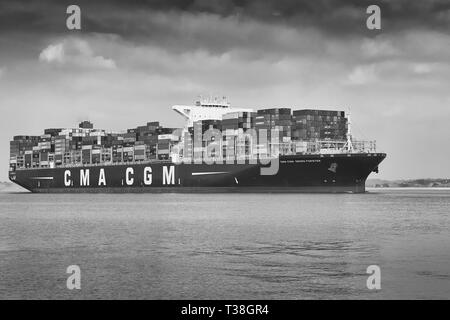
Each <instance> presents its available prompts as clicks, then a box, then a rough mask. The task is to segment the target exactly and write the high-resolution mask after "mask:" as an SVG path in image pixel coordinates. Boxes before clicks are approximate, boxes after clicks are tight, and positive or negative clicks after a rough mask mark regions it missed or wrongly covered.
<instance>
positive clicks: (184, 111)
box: [172, 97, 253, 127]
mask: <svg viewBox="0 0 450 320" xmlns="http://www.w3.org/2000/svg"><path fill="white" fill-rule="evenodd" d="M172 109H173V110H175V111H176V112H178V113H179V114H181V115H182V116H183V117H184V118H185V119H186V122H187V123H186V125H187V126H188V127H191V126H192V125H193V122H194V121H197V120H222V116H223V115H224V114H226V113H230V112H253V109H251V108H232V107H231V106H230V103H229V102H228V101H227V99H226V98H225V97H223V98H217V97H208V98H202V97H199V99H198V100H197V101H196V102H195V105H191V106H189V105H175V106H173V107H172Z"/></svg>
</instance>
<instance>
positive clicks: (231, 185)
mask: <svg viewBox="0 0 450 320" xmlns="http://www.w3.org/2000/svg"><path fill="white" fill-rule="evenodd" d="M385 157H386V155H385V154H383V153H363V154H326V155H293V156H282V157H280V158H279V159H273V162H272V163H271V164H261V163H259V162H257V161H255V162H256V163H248V162H246V163H233V164H225V163H224V164H217V163H216V164H206V163H201V164H195V163H181V164H175V163H172V162H170V161H160V162H148V163H130V164H127V163H123V164H122V163H121V164H118V165H85V166H74V167H58V168H35V169H33V168H29V169H20V170H16V171H14V172H10V180H11V181H13V182H15V183H17V184H18V185H20V186H22V187H24V188H25V189H27V190H29V191H31V192H34V193H114V192H115V193H140V192H153V193H167V192H183V193H214V192H242V193H244V192H267V193H270V192H273V193H276V192H278V193H296V192H322V193H328V192H332V193H340V192H352V193H363V192H365V181H366V179H367V177H368V176H369V174H370V173H371V172H373V171H377V169H378V165H379V164H380V162H381V161H383V159H384V158H385ZM264 170H265V171H266V172H265V173H264V172H263V171H264Z"/></svg>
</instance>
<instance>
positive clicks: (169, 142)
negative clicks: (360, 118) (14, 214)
mask: <svg viewBox="0 0 450 320" xmlns="http://www.w3.org/2000/svg"><path fill="white" fill-rule="evenodd" d="M173 109H174V110H175V111H177V112H178V113H180V114H182V115H183V116H184V117H185V118H186V126H185V127H184V128H182V129H174V128H164V127H162V126H160V124H159V122H148V123H147V125H145V126H140V127H137V128H133V129H128V130H127V131H126V132H119V133H109V132H106V131H104V130H98V129H94V128H93V126H92V124H91V123H89V122H82V123H80V126H79V128H77V129H46V130H45V131H44V135H41V136H15V137H14V140H13V141H11V155H10V156H11V157H10V179H11V180H12V181H14V182H16V183H17V184H19V185H21V186H23V187H25V188H26V189H28V190H31V191H33V192H173V191H176V192H191V191H192V192H215V191H219V192H221V191H240V192H242V191H249V192H257V191H262V192H266V191H273V192H277V191H279V192H302V191H305V192H315V191H317V192H341V191H342V192H347V191H350V192H364V185H365V180H366V179H367V176H368V175H369V174H370V173H371V172H372V171H377V170H378V164H379V163H380V162H381V161H382V160H383V159H384V157H385V154H382V153H377V152H376V150H375V142H372V141H356V140H355V139H353V137H352V135H351V131H350V122H349V119H348V117H346V116H345V113H344V112H342V111H330V110H311V109H306V110H295V111H294V112H291V109H288V108H275V109H263V110H258V111H257V112H253V111H251V110H249V109H243V108H231V107H230V106H229V104H228V103H226V102H224V101H218V100H217V99H216V100H208V101H206V102H205V101H204V102H200V101H199V102H197V103H196V104H195V105H193V106H174V107H173Z"/></svg>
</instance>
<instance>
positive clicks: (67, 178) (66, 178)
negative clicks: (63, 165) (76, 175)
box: [64, 170, 71, 187]
mask: <svg viewBox="0 0 450 320" xmlns="http://www.w3.org/2000/svg"><path fill="white" fill-rule="evenodd" d="M70 184H71V180H70V170H66V171H64V185H65V186H66V187H70Z"/></svg>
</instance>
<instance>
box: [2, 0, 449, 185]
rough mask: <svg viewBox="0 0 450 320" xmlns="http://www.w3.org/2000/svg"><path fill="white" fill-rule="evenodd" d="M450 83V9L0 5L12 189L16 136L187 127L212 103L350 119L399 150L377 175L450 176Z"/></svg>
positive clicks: (388, 148)
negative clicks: (195, 108)
mask: <svg viewBox="0 0 450 320" xmlns="http://www.w3.org/2000/svg"><path fill="white" fill-rule="evenodd" d="M71 4H77V5H78V6H79V7H80V8H81V28H82V29H81V30H68V29H67V27H66V19H67V18H68V16H69V15H68V14H66V9H67V7H68V6H69V5H71ZM372 4H376V5H378V6H379V7H380V9H381V30H369V29H368V28H367V27H366V19H367V18H368V17H369V14H367V13H366V9H367V7H368V6H369V5H372ZM449 85H450V2H449V1H448V0H445V1H444V0H425V1H404V0H392V1H374V0H370V1H366V0H349V1H341V0H315V1H306V0H273V1H264V0H254V1H250V0H233V1H224V0H190V1H181V0H176V1H168V0H157V1H145V0H134V1H119V0H117V1H102V0H100V1H95V2H93V1H77V0H75V1H70V2H69V1H61V0H60V1H56V0H55V1H50V0H43V1H33V2H31V3H29V1H22V0H19V1H17V0H16V1H1V0H0V112H1V117H0V168H3V170H0V181H5V180H7V172H8V161H9V140H11V138H12V136H14V135H22V134H24V135H25V134H28V135H38V134H42V133H43V130H44V128H50V127H57V128H61V127H64V128H65V127H76V126H77V123H78V122H79V121H81V120H84V119H88V120H91V121H93V122H94V124H95V127H97V128H103V129H107V130H123V129H126V128H132V127H136V126H138V125H142V124H145V123H146V122H148V121H158V120H159V121H160V122H161V123H162V124H163V125H165V126H169V127H173V126H182V125H183V119H182V118H181V117H180V116H179V115H177V114H176V113H175V112H174V111H173V110H172V109H171V106H172V105H176V104H191V103H193V101H194V100H195V99H196V97H197V96H198V95H201V94H202V95H208V94H214V95H218V96H227V97H228V99H229V101H230V103H231V104H232V106H238V107H252V108H255V109H258V108H271V107H289V108H292V109H305V108H326V109H334V110H350V112H351V117H352V123H353V133H354V136H355V137H356V138H359V139H367V140H376V141H377V146H378V150H379V151H382V152H386V153H387V154H388V156H387V158H386V160H385V161H384V162H383V163H382V164H381V166H380V173H379V174H378V175H373V176H371V178H380V179H411V178H428V177H430V178H438V177H446V178H448V177H450V165H449V160H448V159H450V140H449V137H450V124H449V122H450V90H449V89H450V86H449Z"/></svg>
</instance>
